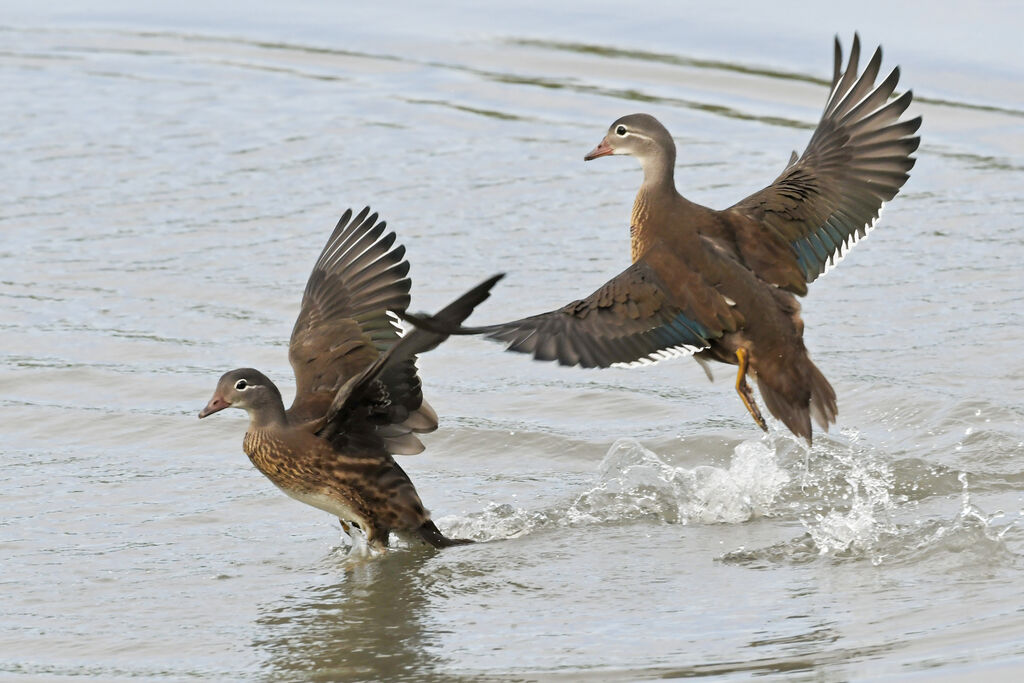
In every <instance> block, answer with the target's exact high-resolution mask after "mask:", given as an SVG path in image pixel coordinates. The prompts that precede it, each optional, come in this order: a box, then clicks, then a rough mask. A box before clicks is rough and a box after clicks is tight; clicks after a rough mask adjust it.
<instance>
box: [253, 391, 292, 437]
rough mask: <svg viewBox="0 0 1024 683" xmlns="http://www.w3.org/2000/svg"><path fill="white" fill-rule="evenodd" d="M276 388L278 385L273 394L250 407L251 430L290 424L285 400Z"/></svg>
mask: <svg viewBox="0 0 1024 683" xmlns="http://www.w3.org/2000/svg"><path fill="white" fill-rule="evenodd" d="M276 389H277V387H274V391H273V392H272V395H270V396H266V397H265V398H264V399H263V400H262V401H261V402H260V403H257V404H256V405H253V406H250V407H249V431H252V430H255V429H268V428H272V427H285V426H287V425H288V415H287V414H286V413H285V411H284V402H283V401H282V400H281V394H280V393H279V392H277V391H276Z"/></svg>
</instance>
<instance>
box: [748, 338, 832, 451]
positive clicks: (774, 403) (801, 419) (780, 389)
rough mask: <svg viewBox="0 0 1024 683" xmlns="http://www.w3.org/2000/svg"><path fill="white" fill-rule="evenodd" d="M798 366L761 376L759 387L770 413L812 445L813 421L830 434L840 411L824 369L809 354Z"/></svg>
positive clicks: (761, 374) (758, 380)
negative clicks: (819, 367) (830, 427)
mask: <svg viewBox="0 0 1024 683" xmlns="http://www.w3.org/2000/svg"><path fill="white" fill-rule="evenodd" d="M798 365H799V368H798V369H795V368H794V369H793V370H791V371H790V372H786V373H778V374H776V373H758V375H757V388H758V389H759V390H760V392H761V397H762V398H764V404H765V407H766V408H768V411H769V412H770V413H771V414H772V415H774V416H775V417H776V418H778V419H779V420H781V421H782V423H783V424H784V425H786V427H787V428H789V431H791V432H793V433H794V434H796V435H797V436H799V437H803V438H804V439H806V440H807V445H808V446H809V445H811V431H812V430H811V418H812V417H813V418H814V421H815V422H817V423H818V426H820V427H821V428H822V429H823V430H825V431H826V432H827V431H828V426H829V425H830V424H832V423H834V422H835V421H836V415H837V414H838V412H839V411H838V408H837V406H836V392H835V390H834V389H833V388H832V385H831V384H829V383H828V380H827V379H825V375H823V374H822V373H821V370H819V369H818V367H817V366H816V365H815V364H814V363H813V362H811V359H810V358H809V357H807V356H806V355H804V356H803V358H802V359H801V361H799V363H798ZM766 377H768V378H769V379H767V380H766V379H765V378H766Z"/></svg>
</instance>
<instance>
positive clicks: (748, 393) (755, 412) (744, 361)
mask: <svg viewBox="0 0 1024 683" xmlns="http://www.w3.org/2000/svg"><path fill="white" fill-rule="evenodd" d="M736 360H738V361H739V366H740V367H739V370H738V371H737V373H736V393H737V394H739V395H740V400H741V401H743V405H745V406H746V407H747V412H749V413H750V416H751V417H752V418H754V422H756V423H757V426H758V427H760V428H761V429H763V430H764V431H766V432H767V431H768V424H767V423H766V422H765V421H764V418H763V417H761V410H760V409H759V408H758V407H757V403H755V402H754V392H753V390H751V388H750V385H749V384H747V367H748V366H749V361H750V352H749V351H747V350H746V349H744V348H742V347H741V348H738V349H736Z"/></svg>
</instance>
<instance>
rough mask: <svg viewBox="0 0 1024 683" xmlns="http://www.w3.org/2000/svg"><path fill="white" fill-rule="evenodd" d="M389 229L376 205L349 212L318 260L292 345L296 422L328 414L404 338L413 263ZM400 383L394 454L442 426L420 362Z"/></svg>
mask: <svg viewBox="0 0 1024 683" xmlns="http://www.w3.org/2000/svg"><path fill="white" fill-rule="evenodd" d="M386 227H387V224H386V223H385V222H384V221H380V222H378V221H377V214H376V213H370V209H369V208H365V209H363V210H362V211H360V212H359V214H358V215H356V216H355V217H353V215H352V211H351V210H349V211H346V212H345V214H344V215H343V216H342V217H341V220H340V221H338V225H337V227H336V228H335V229H334V232H333V233H332V234H331V236H330V238H329V239H328V240H327V244H326V245H325V246H324V249H323V251H322V252H321V253H320V257H319V258H318V259H317V262H316V264H315V265H314V266H313V272H312V273H311V274H310V276H309V281H308V282H307V284H306V290H305V293H304V295H303V297H302V307H301V309H300V311H299V316H298V319H297V320H296V321H295V327H294V329H293V330H292V337H291V343H290V345H289V350H288V359H289V361H290V362H291V365H292V368H293V370H294V371H295V383H296V387H295V401H294V402H293V403H292V406H291V408H289V410H288V415H289V419H290V420H291V421H292V422H295V423H302V422H316V421H319V420H322V419H323V418H324V416H325V415H326V413H327V411H328V409H329V407H330V405H331V401H332V400H333V399H334V396H335V394H336V393H337V390H338V388H339V387H340V386H342V385H343V384H344V383H345V382H346V381H347V380H349V379H350V378H351V377H354V376H356V375H358V374H359V373H360V372H362V371H363V370H364V369H365V368H366V367H368V366H369V365H371V364H372V363H373V362H374V361H375V360H376V359H377V358H378V357H380V355H381V353H383V352H385V351H387V350H388V349H390V348H391V347H393V346H394V345H395V344H396V343H397V342H398V341H399V339H400V338H401V336H400V332H399V328H398V326H397V317H396V314H398V313H402V312H404V311H405V309H406V307H408V305H409V289H410V287H411V282H410V280H409V278H408V273H409V262H408V261H406V260H405V247H403V246H401V245H398V246H396V245H395V240H396V236H395V233H393V232H385V229H386ZM389 311H390V312H391V313H389ZM399 376H400V377H399ZM395 383H396V386H395V387H394V389H395V391H394V393H395V396H396V399H395V401H394V404H395V411H394V415H393V417H394V420H395V421H394V424H389V425H388V430H387V431H386V433H382V434H381V435H380V436H381V437H384V438H387V439H389V440H390V441H391V442H392V443H391V447H392V448H393V450H392V452H396V453H403V452H419V451H420V450H422V449H423V446H422V444H420V443H419V441H418V440H417V439H416V438H415V436H413V435H412V432H428V431H432V430H433V429H436V427H437V416H436V414H435V413H434V411H433V410H432V409H431V408H430V406H429V405H427V404H426V403H425V402H424V401H423V394H422V387H421V384H420V380H419V377H418V375H417V373H416V366H415V363H414V361H412V360H410V361H409V363H408V364H407V366H405V367H403V368H401V369H400V372H396V382H395Z"/></svg>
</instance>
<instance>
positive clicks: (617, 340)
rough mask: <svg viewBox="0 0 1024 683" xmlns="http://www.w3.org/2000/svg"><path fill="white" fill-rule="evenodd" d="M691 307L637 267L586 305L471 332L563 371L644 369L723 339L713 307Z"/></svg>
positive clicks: (647, 270) (645, 267) (585, 301)
mask: <svg viewBox="0 0 1024 683" xmlns="http://www.w3.org/2000/svg"><path fill="white" fill-rule="evenodd" d="M679 275H680V277H683V276H684V275H685V273H683V272H682V271H680V272H679ZM693 303H694V304H696V305H691V306H688V307H686V308H687V309H688V310H684V308H683V307H679V306H676V305H674V304H673V303H672V299H671V295H670V294H669V292H668V290H667V289H666V287H665V285H664V284H663V282H662V281H661V279H660V278H659V277H658V276H657V275H656V274H655V272H654V269H653V268H652V267H651V266H650V265H649V264H648V263H646V262H645V261H643V260H641V261H638V262H636V263H634V264H633V265H631V266H630V267H629V268H627V269H626V270H624V271H623V272H622V273H620V274H619V275H618V276H617V277H615V278H614V279H612V280H611V281H609V282H608V283H607V284H605V285H604V286H603V287H601V288H600V289H598V290H597V291H596V292H594V293H593V294H591V295H590V296H588V297H587V298H586V299H581V300H579V301H574V302H572V303H571V304H569V305H568V306H564V307H563V308H559V309H558V310H555V311H551V312H550V313H542V314H540V315H535V316H532V317H529V318H523V319H522V320H515V321H513V322H507V323H501V324H498V325H488V326H486V327H481V328H473V331H475V332H481V333H483V334H484V335H485V336H487V337H489V338H491V339H496V340H498V341H502V342H506V343H507V344H508V350H509V351H519V352H520V353H529V354H532V355H533V357H534V358H536V359H537V360H557V361H558V362H559V363H560V364H562V365H580V366H582V367H585V368H594V367H599V368H606V367H609V366H612V365H632V364H634V363H640V364H646V363H652V362H656V361H659V360H662V359H665V358H672V357H674V356H685V355H689V354H692V353H694V352H696V351H699V350H700V349H703V348H705V347H707V346H708V345H709V344H710V340H711V339H714V338H716V337H719V336H721V334H722V331H723V327H722V324H721V321H720V318H719V316H718V314H717V312H716V311H715V310H714V308H713V306H712V302H711V301H710V300H708V301H706V302H704V303H703V305H700V302H697V301H696V299H694V302H693Z"/></svg>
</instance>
